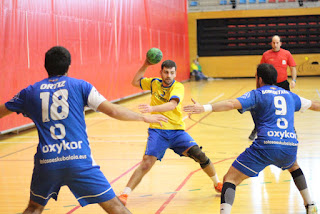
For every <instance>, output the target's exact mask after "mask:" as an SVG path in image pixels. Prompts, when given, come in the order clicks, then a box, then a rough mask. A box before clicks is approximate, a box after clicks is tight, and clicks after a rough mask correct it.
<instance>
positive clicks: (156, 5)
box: [0, 0, 189, 131]
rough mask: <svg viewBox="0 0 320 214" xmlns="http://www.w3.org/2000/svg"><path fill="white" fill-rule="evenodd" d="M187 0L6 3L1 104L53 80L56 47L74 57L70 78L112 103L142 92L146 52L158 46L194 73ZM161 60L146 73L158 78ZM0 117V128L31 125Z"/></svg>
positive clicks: (1, 7) (2, 4)
mask: <svg viewBox="0 0 320 214" xmlns="http://www.w3.org/2000/svg"><path fill="white" fill-rule="evenodd" d="M186 3H187V1H185V0H175V1H172V0H116V1H114V0H94V1H93V0H81V1H79V0H68V1H65V0H41V1H39V0H1V1H0V69H1V79H0V87H1V91H0V102H1V103H4V102H6V101H8V100H9V99H11V98H12V97H13V96H14V95H15V94H16V93H17V92H19V91H20V90H21V89H22V88H25V87H27V86H28V85H30V84H33V83H35V82H37V81H40V80H42V79H44V78H46V77H47V73H46V71H45V69H44V66H43V65H44V54H45V52H46V51H47V50H48V49H49V48H51V47H52V46H55V45H61V46H64V47H66V48H67V49H68V50H69V51H70V53H71V56H72V63H71V67H70V70H69V76H71V77H75V78H80V79H84V80H87V81H88V82H90V83H92V84H93V85H94V86H95V87H96V88H97V89H98V90H99V91H100V92H101V93H102V94H103V95H104V96H105V97H106V98H107V99H108V100H116V99H119V98H122V97H125V96H128V95H132V94H136V93H138V92H140V90H139V89H137V88H134V87H132V86H131V84H130V83H131V80H132V78H133V76H134V75H135V72H136V71H137V69H139V67H140V66H141V65H142V63H143V61H144V59H145V54H146V52H147V50H148V49H149V48H151V47H157V48H160V49H161V50H162V52H163V55H164V59H172V60H174V61H175V62H176V63H177V67H178V68H177V71H178V72H177V80H179V81H181V80H186V79H188V77H189V43H188V32H187V31H188V29H187V6H186ZM159 71H160V63H159V64H157V65H155V66H153V67H152V68H151V69H150V70H148V72H147V76H158V75H159ZM30 122H31V121H30V120H29V119H27V118H24V117H23V116H21V115H19V116H18V115H16V114H14V115H10V116H8V117H6V118H3V119H1V123H0V131H3V130H7V129H10V128H14V127H19V126H22V125H24V124H28V123H30Z"/></svg>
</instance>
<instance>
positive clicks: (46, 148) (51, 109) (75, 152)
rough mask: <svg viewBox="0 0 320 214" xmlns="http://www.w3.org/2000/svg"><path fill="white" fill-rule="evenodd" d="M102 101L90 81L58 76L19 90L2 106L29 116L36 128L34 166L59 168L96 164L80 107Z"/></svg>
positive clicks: (96, 104)
mask: <svg viewBox="0 0 320 214" xmlns="http://www.w3.org/2000/svg"><path fill="white" fill-rule="evenodd" d="M105 100H106V99H105V98H104V97H103V96H101V95H100V94H99V93H98V92H97V90H96V89H95V88H94V87H93V86H92V85H91V84H90V83H88V82H86V81H83V80H78V79H74V78H71V77H67V76H58V77H50V78H47V79H44V80H42V81H40V82H37V83H35V84H34V85H30V86H29V87H27V88H25V89H23V90H21V91H20V93H18V94H17V95H16V96H15V97H14V98H13V99H11V100H10V101H8V102H7V103H6V104H5V106H6V108H7V109H9V110H10V111H14V112H17V113H22V114H23V115H24V116H27V117H29V118H30V119H31V120H33V122H34V123H35V125H36V127H37V130H38V135H39V144H38V148H37V153H36V154H35V167H36V168H37V167H41V168H42V169H44V168H45V169H61V168H68V167H88V166H93V165H96V164H95V162H94V160H93V158H92V156H91V150H90V147H89V141H88V136H87V132H86V124H85V119H84V107H85V106H89V107H91V108H93V109H94V110H96V108H97V107H98V106H99V105H100V104H101V103H102V102H103V101H105Z"/></svg>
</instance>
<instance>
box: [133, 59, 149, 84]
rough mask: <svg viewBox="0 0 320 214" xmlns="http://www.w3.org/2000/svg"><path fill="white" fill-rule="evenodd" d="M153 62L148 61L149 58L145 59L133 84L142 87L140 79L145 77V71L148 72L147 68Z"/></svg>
mask: <svg viewBox="0 0 320 214" xmlns="http://www.w3.org/2000/svg"><path fill="white" fill-rule="evenodd" d="M150 65H151V64H150V63H149V62H148V60H145V61H144V63H143V65H142V66H141V68H140V69H139V70H138V71H137V73H136V75H135V76H134V78H133V80H132V82H131V84H132V85H133V86H135V87H140V80H141V79H142V78H143V76H144V73H145V72H146V70H147V68H148V67H149V66H150Z"/></svg>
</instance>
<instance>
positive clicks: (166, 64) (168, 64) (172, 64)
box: [161, 60, 177, 70]
mask: <svg viewBox="0 0 320 214" xmlns="http://www.w3.org/2000/svg"><path fill="white" fill-rule="evenodd" d="M164 67H166V68H173V67H174V68H175V69H176V70H177V65H176V63H175V62H174V61H172V60H165V61H164V62H163V63H162V64H161V70H162V69H163V68H164Z"/></svg>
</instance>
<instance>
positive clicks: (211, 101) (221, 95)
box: [208, 93, 224, 103]
mask: <svg viewBox="0 0 320 214" xmlns="http://www.w3.org/2000/svg"><path fill="white" fill-rule="evenodd" d="M223 96H224V93H221V94H219V95H218V96H217V97H215V98H213V99H212V100H210V101H209V102H208V103H213V102H214V101H216V100H217V99H219V98H220V97H223Z"/></svg>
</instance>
